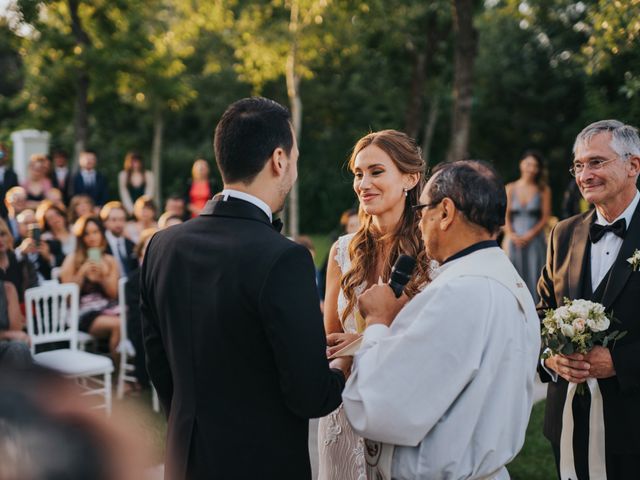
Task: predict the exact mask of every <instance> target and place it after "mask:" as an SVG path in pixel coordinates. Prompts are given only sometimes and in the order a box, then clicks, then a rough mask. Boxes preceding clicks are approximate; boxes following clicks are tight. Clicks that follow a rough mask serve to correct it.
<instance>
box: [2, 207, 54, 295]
mask: <svg viewBox="0 0 640 480" xmlns="http://www.w3.org/2000/svg"><path fill="white" fill-rule="evenodd" d="M18 228H19V230H20V234H21V236H22V240H21V241H20V243H19V244H17V245H16V246H15V249H14V252H15V255H16V258H17V259H18V261H21V260H22V259H25V260H26V261H27V262H29V263H30V264H31V265H32V266H33V269H34V270H35V271H36V273H37V275H38V285H41V284H42V282H44V281H46V280H51V269H52V268H53V267H55V266H56V265H59V263H57V262H61V261H62V249H61V247H60V243H59V242H57V241H56V240H50V241H46V240H43V239H42V237H41V230H40V225H38V222H37V220H36V215H35V213H34V212H33V210H30V209H27V210H24V211H23V212H22V213H21V214H20V215H18Z"/></svg>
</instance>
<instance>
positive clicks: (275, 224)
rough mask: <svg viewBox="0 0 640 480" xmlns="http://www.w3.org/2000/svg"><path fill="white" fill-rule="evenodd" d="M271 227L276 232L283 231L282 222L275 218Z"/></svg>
mask: <svg viewBox="0 0 640 480" xmlns="http://www.w3.org/2000/svg"><path fill="white" fill-rule="evenodd" d="M271 226H272V227H273V228H274V229H275V231H276V232H281V231H282V220H280V219H279V218H274V219H273V221H272V222H271Z"/></svg>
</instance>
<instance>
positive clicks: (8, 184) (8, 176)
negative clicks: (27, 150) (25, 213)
mask: <svg viewBox="0 0 640 480" xmlns="http://www.w3.org/2000/svg"><path fill="white" fill-rule="evenodd" d="M17 186H18V175H16V172H14V171H13V168H11V167H9V166H7V167H6V168H5V171H4V180H3V181H2V183H0V217H2V218H3V219H5V220H6V219H7V206H6V205H5V203H4V197H5V195H6V194H7V190H9V189H10V188H12V187H17Z"/></svg>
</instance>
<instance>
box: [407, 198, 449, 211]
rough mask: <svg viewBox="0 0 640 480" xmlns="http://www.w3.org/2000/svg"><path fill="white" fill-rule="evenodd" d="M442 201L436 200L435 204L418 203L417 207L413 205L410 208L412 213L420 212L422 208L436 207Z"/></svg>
mask: <svg viewBox="0 0 640 480" xmlns="http://www.w3.org/2000/svg"><path fill="white" fill-rule="evenodd" d="M442 200H444V198H441V199H440V200H438V201H437V202H431V203H419V204H418V205H413V206H412V207H411V208H413V211H414V212H422V209H423V208H433V207H435V206H436V205H438V204H439V203H440V202H442Z"/></svg>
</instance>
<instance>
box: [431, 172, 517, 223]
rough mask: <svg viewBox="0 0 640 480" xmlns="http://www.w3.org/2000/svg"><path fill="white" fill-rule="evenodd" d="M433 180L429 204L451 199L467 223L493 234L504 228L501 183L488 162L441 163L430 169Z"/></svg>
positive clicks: (504, 208) (505, 209) (503, 197)
mask: <svg viewBox="0 0 640 480" xmlns="http://www.w3.org/2000/svg"><path fill="white" fill-rule="evenodd" d="M436 174H437V175H436ZM432 178H433V180H432V182H431V184H430V186H429V200H430V203H431V204H435V203H439V202H440V201H442V200H443V199H444V198H450V199H451V200H452V201H453V203H454V204H455V206H456V208H457V209H458V210H459V211H460V212H462V214H463V215H464V216H465V218H466V219H467V220H468V221H469V222H471V223H473V224H475V225H479V226H481V227H483V228H484V229H486V230H487V231H488V232H489V233H492V234H493V233H498V231H499V230H500V227H501V226H503V225H504V220H505V213H506V211H507V194H506V192H505V188H504V182H503V181H502V178H501V177H500V175H499V174H498V172H496V170H495V169H494V168H493V167H492V166H491V165H490V164H488V163H487V162H483V161H480V160H461V161H458V162H452V163H442V164H440V165H438V166H436V167H435V168H434V169H433V175H432Z"/></svg>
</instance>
